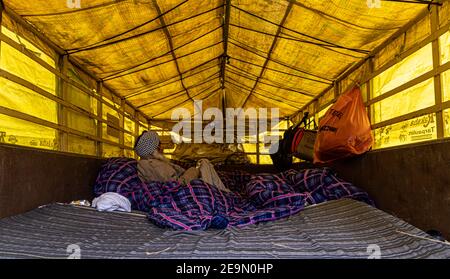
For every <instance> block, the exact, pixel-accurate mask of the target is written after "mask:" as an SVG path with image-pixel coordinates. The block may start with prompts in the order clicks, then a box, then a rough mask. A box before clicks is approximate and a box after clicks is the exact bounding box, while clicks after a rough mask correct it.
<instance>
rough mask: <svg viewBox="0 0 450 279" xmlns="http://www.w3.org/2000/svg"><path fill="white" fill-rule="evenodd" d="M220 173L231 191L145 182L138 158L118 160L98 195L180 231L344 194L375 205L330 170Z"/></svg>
mask: <svg viewBox="0 0 450 279" xmlns="http://www.w3.org/2000/svg"><path fill="white" fill-rule="evenodd" d="M218 173H219V175H220V176H221V179H222V181H223V182H224V184H225V185H226V186H227V187H228V188H229V189H231V190H232V192H231V193H225V192H222V191H220V190H218V189H217V188H215V187H214V186H211V185H208V184H207V183H205V182H203V181H202V180H200V179H199V180H193V181H192V182H191V183H189V184H188V185H182V184H180V183H178V182H175V181H170V182H164V183H163V182H156V181H155V182H150V183H144V182H142V181H141V180H140V178H139V177H138V175H137V161H136V160H133V159H128V158H112V159H109V160H108V162H107V163H106V164H105V165H103V166H102V169H101V170H100V173H99V175H98V177H97V180H96V184H95V186H94V193H95V195H96V196H100V195H102V194H103V193H106V192H116V193H119V194H121V195H123V196H125V197H127V198H128V199H129V200H130V202H131V205H132V209H134V210H140V211H144V212H146V213H147V214H148V218H149V220H150V221H151V222H153V223H154V224H156V225H158V226H160V227H167V228H172V229H176V230H206V229H208V228H216V229H223V228H226V227H227V226H238V227H241V226H246V225H249V224H255V223H259V222H265V221H272V220H277V219H281V218H284V217H287V216H290V215H293V214H295V213H297V212H299V211H301V210H302V209H304V208H305V207H306V206H308V205H313V204H318V203H321V202H324V201H328V200H336V199H340V198H353V199H356V200H359V201H363V202H366V203H368V204H371V205H374V204H373V201H372V200H371V199H370V197H369V196H368V194H367V193H366V192H364V191H362V190H360V189H358V188H357V187H355V186H353V185H352V184H350V183H348V182H345V181H343V180H341V179H339V178H338V177H337V176H336V175H335V174H334V173H333V171H332V170H331V169H329V168H320V169H308V170H303V171H296V170H289V171H286V172H282V173H278V174H259V175H251V174H248V173H245V172H243V171H234V172H218Z"/></svg>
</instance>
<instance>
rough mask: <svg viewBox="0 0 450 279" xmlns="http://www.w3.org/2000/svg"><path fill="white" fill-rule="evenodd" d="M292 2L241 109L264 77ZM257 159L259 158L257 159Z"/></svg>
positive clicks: (290, 3)
mask: <svg viewBox="0 0 450 279" xmlns="http://www.w3.org/2000/svg"><path fill="white" fill-rule="evenodd" d="M292 6H293V4H292V2H289V4H288V6H287V7H286V11H285V13H284V16H283V18H282V19H281V22H280V25H279V26H278V29H277V33H276V35H275V37H274V39H273V41H272V45H271V46H270V49H269V53H268V54H267V58H266V60H265V61H264V65H263V67H262V69H261V71H260V73H259V77H258V78H257V79H256V81H255V84H254V86H253V88H252V90H251V91H250V93H249V94H248V95H247V97H246V98H245V99H244V102H243V104H242V106H241V107H243V108H245V105H246V104H247V102H248V100H249V99H250V96H251V95H252V94H253V92H254V91H255V89H256V87H257V86H258V82H259V80H260V79H261V78H262V76H263V75H264V73H265V71H266V67H267V65H268V64H269V61H270V58H271V57H272V54H273V51H274V50H275V47H276V46H277V42H278V36H279V35H280V33H281V30H282V29H283V25H284V24H285V22H286V20H287V17H288V16H289V14H290V12H291V10H292ZM258 158H259V157H258Z"/></svg>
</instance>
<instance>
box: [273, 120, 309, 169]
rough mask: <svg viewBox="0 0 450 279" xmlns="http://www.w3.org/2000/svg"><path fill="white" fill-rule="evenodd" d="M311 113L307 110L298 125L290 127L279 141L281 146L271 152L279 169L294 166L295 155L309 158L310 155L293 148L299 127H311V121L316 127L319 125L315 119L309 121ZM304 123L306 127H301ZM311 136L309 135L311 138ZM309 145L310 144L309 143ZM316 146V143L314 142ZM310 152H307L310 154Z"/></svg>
mask: <svg viewBox="0 0 450 279" xmlns="http://www.w3.org/2000/svg"><path fill="white" fill-rule="evenodd" d="M308 118H309V113H308V112H306V113H305V114H304V116H303V118H302V120H301V121H300V122H299V123H297V124H296V125H293V126H291V127H289V128H288V129H287V130H286V131H285V132H284V134H283V138H282V139H281V140H280V142H279V148H278V151H277V152H276V153H273V154H271V155H270V156H271V158H272V162H273V165H274V166H275V167H276V168H277V169H278V170H279V171H285V170H288V169H290V168H292V164H293V156H295V157H298V158H300V159H304V160H309V158H308V156H304V155H302V153H299V152H298V151H296V150H293V147H292V143H293V141H294V139H295V136H296V134H297V132H298V131H299V129H304V128H306V127H309V126H310V125H311V123H314V128H316V127H317V125H316V123H315V121H310V122H308ZM302 124H303V125H304V128H301V125H302ZM307 131H313V130H307ZM309 138H310V137H308V139H309ZM305 139H306V137H305ZM308 146H309V145H308ZM313 148H314V144H313ZM309 153H310V152H308V153H306V154H309Z"/></svg>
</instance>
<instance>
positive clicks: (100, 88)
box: [96, 81, 103, 158]
mask: <svg viewBox="0 0 450 279" xmlns="http://www.w3.org/2000/svg"><path fill="white" fill-rule="evenodd" d="M97 94H98V95H99V97H100V99H102V97H103V83H102V82H99V81H97ZM97 117H98V118H99V119H100V121H98V120H97V137H98V138H99V139H103V102H101V101H97ZM98 118H97V119H98ZM96 145H97V157H100V158H101V157H103V144H102V142H100V141H97V142H96Z"/></svg>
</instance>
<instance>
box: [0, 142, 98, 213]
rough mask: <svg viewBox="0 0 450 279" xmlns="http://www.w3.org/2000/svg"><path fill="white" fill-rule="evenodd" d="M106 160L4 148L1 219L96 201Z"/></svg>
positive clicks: (0, 148) (1, 154)
mask: <svg viewBox="0 0 450 279" xmlns="http://www.w3.org/2000/svg"><path fill="white" fill-rule="evenodd" d="M102 162H103V160H100V159H96V158H93V157H79V156H73V155H68V154H62V153H56V152H47V151H40V150H35V149H31V148H22V147H13V146H8V145H0V218H3V217H7V216H12V215H16V214H20V213H23V212H26V211H29V210H31V209H34V208H36V207H38V206H41V205H44V204H48V203H52V202H70V201H72V200H78V199H89V200H91V199H92V198H93V190H92V189H93V185H94V182H95V178H96V176H97V173H98V171H99V169H100V166H101V164H102Z"/></svg>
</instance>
